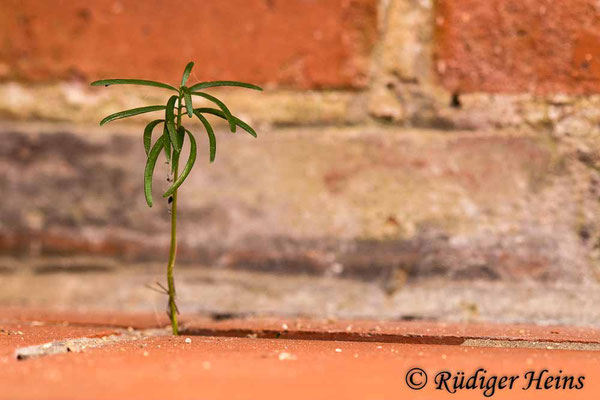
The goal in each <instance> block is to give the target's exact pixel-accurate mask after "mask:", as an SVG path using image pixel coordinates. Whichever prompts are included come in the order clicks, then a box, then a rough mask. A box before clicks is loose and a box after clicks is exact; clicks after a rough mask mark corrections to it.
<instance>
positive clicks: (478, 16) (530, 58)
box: [435, 0, 600, 94]
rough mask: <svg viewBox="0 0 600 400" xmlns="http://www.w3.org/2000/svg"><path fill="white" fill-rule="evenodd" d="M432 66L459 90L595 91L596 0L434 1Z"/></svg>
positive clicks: (599, 72)
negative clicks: (434, 62)
mask: <svg viewBox="0 0 600 400" xmlns="http://www.w3.org/2000/svg"><path fill="white" fill-rule="evenodd" d="M435 21H436V45H435V48H436V50H435V58H436V67H437V72H438V74H439V77H440V79H441V82H442V84H443V85H444V86H445V87H446V88H448V89H450V90H452V91H457V92H476V91H484V92H509V93H516V92H533V93H538V94H550V93H572V94H589V93H597V92H599V91H600V3H598V2H597V1H595V0H569V1H568V2H567V1H566V0H563V1H556V0H489V1H481V0H460V1H458V0H439V1H438V2H437V6H436V19H435Z"/></svg>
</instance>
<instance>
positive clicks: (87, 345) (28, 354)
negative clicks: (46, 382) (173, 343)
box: [15, 329, 167, 360]
mask: <svg viewBox="0 0 600 400" xmlns="http://www.w3.org/2000/svg"><path fill="white" fill-rule="evenodd" d="M118 332H120V333H118V334H113V335H108V336H102V337H100V338H93V337H92V338H90V337H81V338H75V339H64V340H57V341H53V342H48V343H43V344H38V345H33V346H27V347H20V348H17V349H16V350H15V357H16V358H17V360H27V359H29V358H34V357H42V356H51V355H56V354H65V353H82V352H85V351H86V349H94V348H99V347H104V346H110V345H113V344H117V343H123V342H131V341H135V340H141V339H145V338H147V337H152V336H164V335H165V334H166V333H167V331H166V330H165V329H146V330H143V331H135V330H129V329H128V330H125V329H122V330H118Z"/></svg>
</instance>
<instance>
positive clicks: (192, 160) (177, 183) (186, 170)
mask: <svg viewBox="0 0 600 400" xmlns="http://www.w3.org/2000/svg"><path fill="white" fill-rule="evenodd" d="M185 132H187V134H188V137H189V138H190V156H189V157H188V160H187V162H186V163H185V167H184V168H183V170H182V171H181V175H179V176H178V177H177V179H176V180H175V182H173V185H172V186H171V187H170V188H169V189H168V190H167V191H166V192H165V194H164V195H163V197H169V196H170V195H172V194H173V192H175V191H176V190H177V188H179V186H181V184H182V183H183V181H185V179H186V178H187V177H188V175H189V174H190V172H191V170H192V167H193V166H194V163H195V162H196V154H197V148H196V139H194V135H192V133H191V132H190V131H188V130H187V129H185Z"/></svg>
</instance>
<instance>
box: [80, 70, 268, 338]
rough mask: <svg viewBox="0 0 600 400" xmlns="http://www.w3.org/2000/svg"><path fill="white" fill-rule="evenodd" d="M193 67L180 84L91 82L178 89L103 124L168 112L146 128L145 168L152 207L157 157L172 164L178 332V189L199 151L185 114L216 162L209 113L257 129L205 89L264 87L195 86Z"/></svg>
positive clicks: (172, 311) (170, 285)
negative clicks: (195, 122) (184, 152)
mask: <svg viewBox="0 0 600 400" xmlns="http://www.w3.org/2000/svg"><path fill="white" fill-rule="evenodd" d="M193 67H194V63H193V62H190V63H188V64H187V65H186V67H185V69H184V71H183V77H182V78H181V85H180V86H179V88H176V87H174V86H171V85H168V84H166V83H161V82H155V81H148V80H141V79H104V80H100V81H95V82H92V84H91V85H92V86H110V85H142V86H154V87H157V88H161V89H167V90H171V91H173V92H175V93H176V94H173V95H172V96H171V97H169V99H168V100H167V102H166V105H155V106H146V107H140V108H133V109H131V110H125V111H120V112H117V113H114V114H111V115H109V116H108V117H106V118H104V119H103V120H102V121H100V125H104V124H106V123H109V122H111V121H114V120H118V119H122V118H127V117H132V116H134V115H139V114H144V113H149V112H154V111H162V112H164V118H162V119H155V120H153V121H151V122H150V123H148V125H146V128H145V129H144V134H143V141H144V148H145V150H146V155H147V161H146V168H145V170H144V194H145V196H146V202H147V203H148V206H149V207H152V178H153V175H154V167H155V166H156V161H157V159H158V157H159V155H160V154H161V153H162V152H164V155H165V158H166V161H167V165H168V164H170V172H171V174H172V184H171V186H170V187H169V188H168V189H167V191H166V192H165V193H164V194H163V197H164V198H166V199H167V201H168V204H170V206H171V246H170V251H169V261H168V263H167V287H166V288H163V289H164V290H165V292H166V293H167V294H168V296H169V302H168V311H167V313H168V315H169V318H170V320H171V327H172V329H173V334H174V335H177V334H178V333H179V327H178V324H177V314H178V312H179V311H178V309H177V303H176V295H175V293H176V292H175V282H174V279H173V268H174V267H175V256H176V253H177V235H176V232H177V229H176V226H177V190H178V189H179V187H180V186H181V184H182V183H183V182H184V181H185V179H186V178H187V177H188V175H189V174H190V171H191V170H192V167H193V166H194V162H195V161H196V153H197V148H196V140H195V138H194V134H193V133H192V132H190V131H189V130H188V129H187V128H186V127H185V126H184V125H183V121H182V117H183V116H184V115H187V116H188V118H194V117H196V118H198V119H199V120H200V122H201V123H202V125H203V126H204V129H205V131H206V134H207V135H208V141H209V146H210V149H209V150H210V162H213V161H214V160H215V154H216V150H217V144H216V138H215V133H214V129H213V127H212V126H211V124H210V122H209V121H208V119H207V118H206V117H205V115H206V114H210V115H215V116H217V117H220V118H222V119H225V120H227V123H228V125H229V129H230V130H231V132H235V131H236V128H237V127H238V126H239V127H240V128H242V129H243V130H245V131H246V132H248V133H249V134H250V135H252V136H254V137H256V132H255V131H254V129H252V127H251V126H250V125H248V124H247V123H245V122H244V121H242V120H241V119H239V118H237V117H235V116H234V115H232V114H231V112H230V111H229V108H227V106H226V105H225V104H224V103H223V102H222V101H221V100H219V99H217V98H216V97H214V96H212V95H210V94H208V93H205V92H204V91H203V90H204V89H208V88H212V87H217V86H238V87H243V88H248V89H254V90H262V89H261V88H260V87H258V86H255V85H251V84H249V83H243V82H236V81H211V82H200V83H197V84H195V85H192V86H186V83H187V81H188V78H189V76H190V73H191V71H192V68H193ZM194 96H198V97H202V98H203V99H206V100H208V101H210V102H212V103H214V104H215V105H216V106H217V107H218V109H217V108H210V107H200V108H194V106H193V104H192V98H193V97H194ZM159 126H162V134H161V135H160V136H159V137H158V139H156V141H154V144H152V133H153V132H154V130H155V128H157V127H159ZM186 136H187V137H188V139H189V147H190V153H189V156H188V159H187V161H186V163H185V165H184V167H183V169H182V170H181V172H180V171H179V156H180V153H181V149H182V147H183V143H184V139H185V137H186Z"/></svg>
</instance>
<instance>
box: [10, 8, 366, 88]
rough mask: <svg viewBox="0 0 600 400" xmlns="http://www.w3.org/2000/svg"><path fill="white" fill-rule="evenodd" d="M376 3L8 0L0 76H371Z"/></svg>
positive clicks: (324, 80)
mask: <svg viewBox="0 0 600 400" xmlns="http://www.w3.org/2000/svg"><path fill="white" fill-rule="evenodd" d="M376 3H377V2H376V1H375V0H331V1H318V0H291V1H290V0H284V1H282V0H268V1H264V0H233V1H219V0H209V1H207V0H192V1H188V2H186V3H182V4H179V3H178V4H177V5H172V4H171V3H170V2H164V1H158V0H150V1H144V2H139V1H135V0H121V1H113V0H98V1H94V2H93V3H89V2H86V1H82V0H65V1H61V2H60V6H57V4H56V3H55V2H53V1H35V0H26V1H18V0H7V1H3V2H2V3H1V4H0V79H5V80H6V79H15V78H16V79H21V80H23V79H24V80H33V81H45V80H53V79H64V78H67V79H68V78H73V77H76V78H77V77H83V78H84V79H94V78H106V77H112V76H116V75H119V76H124V77H130V76H140V77H145V78H153V79H163V80H169V81H173V79H176V77H177V76H178V75H179V74H180V73H181V70H182V68H183V66H184V65H185V63H186V62H187V61H189V60H194V61H196V62H197V69H196V70H195V76H193V77H192V79H194V80H195V79H199V80H211V79H217V78H218V79H225V78H226V79H240V80H246V81H253V82H260V83H275V84H279V85H281V86H293V87H303V88H307V87H359V86H362V85H364V84H365V83H366V74H367V67H368V56H369V53H370V48H371V45H372V43H373V41H374V39H375V29H376Z"/></svg>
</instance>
